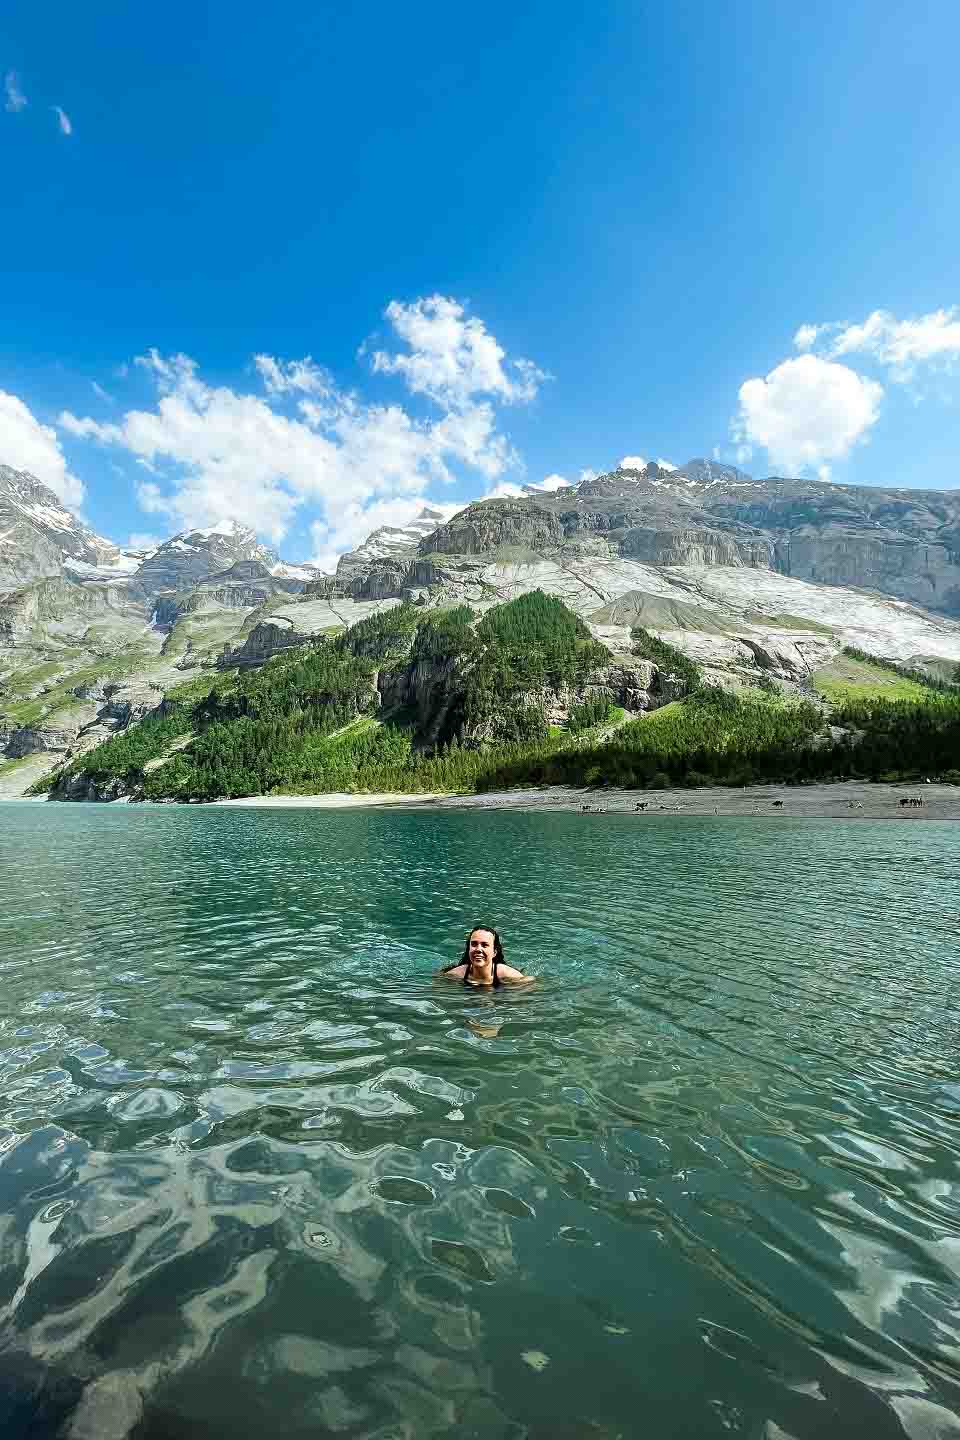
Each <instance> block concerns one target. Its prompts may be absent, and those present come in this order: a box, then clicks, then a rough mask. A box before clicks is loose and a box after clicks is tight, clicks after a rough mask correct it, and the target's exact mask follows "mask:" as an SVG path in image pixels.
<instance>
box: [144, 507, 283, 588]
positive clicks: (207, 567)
mask: <svg viewBox="0 0 960 1440" xmlns="http://www.w3.org/2000/svg"><path fill="white" fill-rule="evenodd" d="M238 560H259V561H260V563H261V564H262V565H264V566H266V568H267V569H268V570H270V571H272V570H273V568H274V567H275V566H279V565H280V564H281V561H280V558H279V556H278V555H277V553H276V551H275V550H271V549H270V548H269V547H268V546H267V545H261V543H260V541H259V540H258V539H257V535H256V531H254V530H251V529H249V528H248V527H247V526H246V525H240V524H238V523H237V522H236V521H235V520H222V521H220V523H219V524H217V525H208V526H205V527H203V528H201V529H197V530H183V531H181V532H180V534H178V535H172V536H171V537H170V539H169V540H164V542H163V544H162V545H158V546H157V548H156V550H153V551H152V552H151V553H150V554H149V555H147V556H145V557H144V559H143V561H142V562H141V564H140V565H139V567H138V569H137V571H136V573H135V575H133V576H132V578H131V584H132V585H133V587H134V588H135V589H137V590H139V591H141V592H142V593H143V594H145V595H147V596H155V595H157V594H158V593H159V592H161V591H169V590H174V591H179V590H191V589H192V588H193V587H194V586H195V585H197V584H199V582H200V581H202V580H206V579H207V577H208V576H210V575H218V574H220V573H221V572H222V571H224V570H229V569H230V567H231V565H234V564H235V563H236V561H238Z"/></svg>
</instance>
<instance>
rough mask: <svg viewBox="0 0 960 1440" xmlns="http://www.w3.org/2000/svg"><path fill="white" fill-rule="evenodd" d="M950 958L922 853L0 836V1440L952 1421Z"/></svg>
mask: <svg viewBox="0 0 960 1440" xmlns="http://www.w3.org/2000/svg"><path fill="white" fill-rule="evenodd" d="M475 917H476V918H489V919H491V920H492V921H494V922H497V923H499V924H500V926H501V928H502V930H503V932H504V937H505V942H506V945H507V953H508V957H509V958H510V959H512V960H514V961H515V962H518V963H520V964H522V965H523V966H524V967H525V968H527V969H530V970H535V971H537V972H539V973H540V974H541V975H543V976H544V979H543V981H542V982H541V983H540V985H538V986H537V987H536V988H535V989H534V990H533V991H530V992H523V993H518V992H515V991H514V992H507V993H503V992H497V993H496V994H493V995H488V996H481V995H477V994H475V993H468V992H464V990H463V989H462V987H456V986H453V985H450V984H446V985H438V984H437V983H435V982H434V981H433V980H432V979H431V972H432V971H433V970H434V969H435V968H436V967H437V966H438V965H439V964H441V963H443V962H444V961H447V960H452V959H454V958H455V956H456V954H457V953H458V950H459V946H460V942H461V938H462V933H463V931H464V929H465V928H466V926H467V925H469V924H470V923H472V922H473V920H474V918H475ZM958 932H960V827H958V826H952V825H949V824H935V823H931V824H925V825H916V826H910V827H909V829H908V828H906V827H901V826H896V825H884V824H873V823H870V822H863V821H858V822H851V823H849V824H847V823H844V822H832V823H831V822H826V823H819V822H810V821H807V822H796V821H791V820H789V819H784V818H777V819H769V820H767V819H763V820H746V821H742V822H740V821H730V820H712V819H711V820H694V819H678V820H666V821H664V820H657V821H655V822H653V823H651V822H649V821H647V822H643V821H637V820H635V819H633V818H632V817H623V818H620V817H616V816H603V817H602V816H597V817H590V818H586V817H580V816H579V815H563V814H552V815H524V814H516V813H513V814H503V813H501V814H492V813H480V812H463V813H460V814H457V813H449V812H448V813H444V814H434V815H430V814H424V813H406V814H405V813H400V812H397V811H392V812H385V813H374V812H366V813H365V812H362V811H355V812H350V811H341V812H330V811H327V812H324V811H313V812H310V811H262V810H261V811H254V810H251V811H243V810H233V809H225V810H207V809H204V810H197V809H193V808H184V809H179V808H163V809H158V810H140V809H136V808H127V807H99V806H75V807H73V806H39V805H38V806H27V805H20V806H16V805H4V806H0V938H2V944H0V1433H2V1434H3V1435H4V1437H5V1440H15V1437H20V1436H27V1435H29V1436H31V1437H39V1436H47V1435H49V1436H53V1435H61V1434H62V1435H73V1436H83V1437H87V1436H89V1437H97V1440H111V1437H114V1436H122V1435H131V1436H134V1437H136V1440H160V1437H164V1440H180V1437H191V1440H194V1437H200V1440H219V1437H224V1440H226V1437H231V1440H238V1437H239V1440H245V1437H258V1440H259V1437H262V1436H265V1435H281V1434H282V1435H284V1436H291V1437H299V1436H304V1437H305V1436H311V1437H317V1436H324V1435H336V1436H347V1437H361V1436H364V1437H377V1440H399V1437H417V1440H419V1437H423V1436H434V1435H437V1436H439V1435H448V1434H456V1435H458V1436H476V1437H484V1440H486V1437H491V1440H492V1437H511V1440H520V1437H530V1440H573V1437H583V1440H588V1437H590V1440H597V1437H600V1440H604V1437H611V1440H612V1437H614V1436H624V1437H627V1436H630V1437H633V1436H650V1437H667V1436H669V1437H691V1440H692V1437H697V1440H700V1437H710V1436H727V1435H729V1434H731V1433H733V1434H742V1435H747V1436H754V1437H765V1440H782V1437H784V1436H786V1437H795V1440H807V1437H811V1440H812V1437H818V1440H819V1437H823V1436H830V1437H835V1436H842V1437H846V1436H857V1437H861V1436H862V1437H871V1440H874V1437H879V1440H883V1437H887V1436H890V1437H893V1436H901V1435H907V1436H910V1437H911V1440H928V1437H929V1440H935V1437H941V1436H954V1435H960V1421H958V1419H957V1418H956V1416H957V1415H958V1414H960V1313H958V1310H960V1291H958V1287H957V1278H958V1271H960V1049H958V1039H960V1023H958V1019H960V1012H958V1005H957V1000H956V979H957V975H958V970H960V964H958V962H960V945H958V943H957V938H958Z"/></svg>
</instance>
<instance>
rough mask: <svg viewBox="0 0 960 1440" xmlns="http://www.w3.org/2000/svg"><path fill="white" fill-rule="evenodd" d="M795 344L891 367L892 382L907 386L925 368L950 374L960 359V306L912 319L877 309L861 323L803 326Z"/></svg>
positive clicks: (828, 356) (831, 356) (828, 354)
mask: <svg viewBox="0 0 960 1440" xmlns="http://www.w3.org/2000/svg"><path fill="white" fill-rule="evenodd" d="M793 343H794V345H795V346H796V347H797V349H799V350H811V349H812V348H813V346H814V345H817V346H818V353H820V354H821V355H823V356H825V357H827V358H828V359H831V360H836V359H837V358H839V357H840V356H843V355H864V356H867V357H869V358H870V359H872V360H874V361H875V362H876V363H877V364H879V365H883V366H884V367H886V369H887V370H888V372H889V375H890V379H891V380H893V381H895V382H897V383H898V384H904V383H906V382H907V381H909V380H912V379H913V377H914V375H915V373H916V371H917V370H918V369H919V368H920V367H921V366H924V365H929V366H938V367H939V368H940V369H945V370H949V369H951V367H952V365H953V364H954V362H955V361H956V360H957V359H958V358H960V318H958V307H957V306H955V305H954V306H952V307H951V308H950V309H943V308H941V309H939V310H931V311H930V313H929V314H927V315H918V316H916V317H915V318H914V319H909V320H898V319H897V317H896V316H895V315H893V314H891V312H890V311H889V310H873V311H871V313H870V314H869V315H868V316H867V318H866V319H865V320H863V321H861V322H860V323H858V324H850V323H848V322H846V321H843V322H834V321H831V322H829V323H828V324H825V325H801V326H800V328H799V330H798V331H797V332H796V334H795V335H794V337H793Z"/></svg>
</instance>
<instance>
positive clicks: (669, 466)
mask: <svg viewBox="0 0 960 1440" xmlns="http://www.w3.org/2000/svg"><path fill="white" fill-rule="evenodd" d="M657 464H658V465H659V466H660V469H661V470H678V469H679V468H680V467H679V466H678V465H674V464H673V462H672V461H671V460H664V459H663V458H662V457H661V458H660V459H659V460H658V461H657Z"/></svg>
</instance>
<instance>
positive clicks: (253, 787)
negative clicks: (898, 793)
mask: <svg viewBox="0 0 960 1440" xmlns="http://www.w3.org/2000/svg"><path fill="white" fill-rule="evenodd" d="M634 642H635V643H634V648H635V653H636V654H637V656H638V658H641V659H646V660H650V661H652V662H653V663H654V664H655V665H657V666H658V667H659V668H660V669H661V670H662V671H663V672H664V673H668V674H670V675H671V676H672V677H673V680H674V682H675V683H677V684H678V685H679V686H680V688H681V690H682V691H683V692H685V693H684V695H683V698H681V699H679V700H677V701H674V702H673V703H671V704H667V705H665V706H663V708H661V709H659V710H655V711H654V712H653V713H652V714H649V715H642V716H640V717H639V718H636V719H631V720H624V717H623V715H622V712H620V719H621V721H623V723H618V724H615V725H613V726H611V724H610V716H611V711H610V705H609V699H608V697H607V695H606V693H605V692H604V691H603V690H597V689H594V690H589V689H587V690H583V689H582V687H583V685H584V682H586V681H588V680H589V677H590V676H591V675H595V674H596V673H597V672H598V669H599V668H600V667H603V666H604V665H605V664H606V663H607V662H608V661H609V660H610V656H609V652H608V651H607V650H606V648H605V647H604V646H603V645H601V644H599V643H598V642H597V641H596V640H594V639H593V637H592V636H591V634H590V632H589V630H587V628H586V626H585V625H584V624H583V622H582V621H580V620H579V619H578V618H577V617H576V616H575V615H574V614H573V613H572V612H571V611H569V610H568V609H567V608H566V607H565V606H564V605H563V604H562V603H561V602H560V601H559V600H557V599H555V598H553V597H551V596H547V595H544V594H542V593H541V592H539V591H535V592H533V593H531V594H527V595H523V596H521V597H520V598H518V599H517V600H513V601H511V602H509V603H507V604H504V605H500V606H497V607H495V608H494V609H492V610H490V611H488V612H487V613H486V615H484V617H483V618H482V619H481V620H480V621H479V622H477V617H476V616H475V615H474V614H473V612H472V611H471V610H470V609H469V607H467V606H454V607H450V608H447V609H445V610H441V611H436V612H431V613H430V614H428V615H427V616H424V615H423V613H422V611H418V610H416V609H414V608H413V607H412V606H409V605H401V606H398V607H396V608H395V609H391V610H388V611H385V612H383V613H381V614H378V615H374V616H371V617H370V618H368V619H365V620H363V621H361V622H360V623H359V624H357V625H354V626H353V627H352V628H351V629H349V630H347V631H346V632H345V633H343V634H342V635H339V636H337V637H335V638H330V637H318V638H317V639H315V640H313V641H311V642H310V643H308V644H305V645H303V646H299V647H296V648H291V649H289V650H286V651H284V652H282V653H281V654H279V655H277V656H275V657H274V658H273V659H272V660H270V661H269V662H267V664H265V665H264V666H262V668H260V669H257V670H247V671H244V672H239V673H230V674H225V675H221V676H218V677H217V680H216V683H214V684H212V685H211V682H210V680H209V678H208V679H207V680H206V681H203V680H197V681H195V682H193V684H192V685H189V686H184V687H181V688H180V690H178V691H175V692H173V693H172V694H171V695H169V696H168V697H167V700H166V701H165V702H164V704H163V706H162V707H161V708H160V709H159V710H158V711H156V712H154V713H153V714H152V715H150V716H148V717H147V718H146V719H145V720H143V721H141V722H140V724H138V725H135V726H131V727H130V728H129V729H128V730H126V731H124V732H122V733H121V734H119V735H117V736H115V737H113V738H112V739H110V740H107V741H106V742H104V743H103V744H101V745H99V746H98V747H97V748H96V749H94V750H91V751H90V752H88V753H87V754H86V755H84V756H82V757H80V758H79V759H78V760H76V761H74V762H72V763H71V764H70V765H68V766H66V767H64V768H63V769H62V770H61V771H60V772H58V773H57V774H55V775H54V776H53V778H52V784H53V786H54V789H55V793H59V794H63V795H65V796H66V795H69V793H70V782H71V780H73V779H75V778H76V777H85V778H86V779H89V780H93V781H94V782H95V783H97V784H101V783H106V782H111V781H112V782H115V783H116V782H120V783H121V784H122V788H123V789H124V790H125V791H126V792H127V793H132V794H134V795H137V796H141V797H143V798H146V799H153V800H161V799H199V800H205V799H214V798H220V797H232V796H241V795H250V794H269V793H302V794H309V793H319V792H325V791H359V790H369V791H390V790H399V791H440V790H474V789H493V788H501V787H505V786H509V785H520V784H558V783H564V784H587V785H597V784H616V785H626V786H656V787H661V786H665V785H668V784H674V785H676V784H679V785H704V784H719V783H726V784H749V783H751V782H754V781H763V780H786V781H802V780H815V779H827V778H840V777H844V776H859V777H862V778H891V779H892V778H901V777H902V778H911V777H920V776H926V775H939V776H947V777H948V778H952V776H953V775H957V778H958V779H960V774H958V773H957V770H958V767H960V693H958V692H957V691H956V690H955V689H951V688H949V687H946V688H945V687H940V688H935V687H933V686H924V685H922V684H921V683H919V681H916V680H914V679H913V677H911V687H910V688H909V689H908V690H906V692H905V693H906V695H907V696H908V698H906V699H904V698H889V696H890V695H891V694H893V695H897V693H898V692H896V691H895V690H894V691H893V692H891V691H889V690H887V691H882V690H881V691H879V692H878V693H877V694H876V695H872V696H868V697H864V696H862V695H861V694H860V693H859V692H858V693H855V694H851V695H850V696H849V698H846V699H839V700H838V701H837V702H836V703H835V704H834V705H833V708H832V710H831V711H830V712H829V714H828V713H827V712H826V711H825V709H824V705H823V702H819V703H813V702H811V701H800V702H798V701H797V700H796V699H785V698H784V697H783V696H782V695H780V694H779V693H776V692H775V687H772V688H773V690H774V693H766V692H764V691H762V690H753V691H746V692H741V693H740V694H739V695H734V694H732V693H730V692H729V691H725V690H719V689H716V688H713V687H709V686H703V685H701V684H700V677H699V673H698V671H697V669H696V667H695V666H694V665H692V664H691V662H690V661H689V660H686V659H685V658H684V657H682V656H680V655H679V654H678V653H677V652H676V651H673V650H672V649H671V648H670V647H669V646H667V645H665V644H664V643H663V642H662V641H659V640H657V639H656V638H655V637H654V636H651V635H649V634H648V633H647V632H645V631H643V630H639V629H638V630H636V631H635V632H634ZM561 692H562V693H563V694H564V695H565V696H566V697H568V699H569V701H570V703H569V704H568V706H567V714H568V719H567V722H566V724H565V725H562V726H557V725H554V726H550V725H548V723H547V718H546V716H545V713H544V709H543V697H544V696H547V695H550V694H552V695H554V696H556V695H558V694H560V693H561ZM577 695H580V696H581V697H582V698H580V699H579V700H576V699H574V698H571V697H575V696H577ZM828 719H829V723H830V726H832V727H833V728H832V729H831V728H829V727H828Z"/></svg>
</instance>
